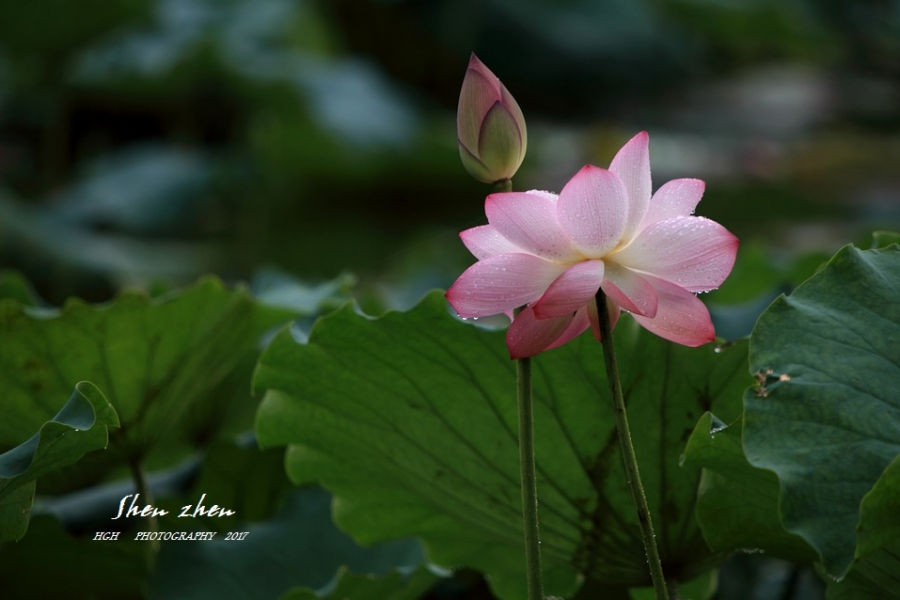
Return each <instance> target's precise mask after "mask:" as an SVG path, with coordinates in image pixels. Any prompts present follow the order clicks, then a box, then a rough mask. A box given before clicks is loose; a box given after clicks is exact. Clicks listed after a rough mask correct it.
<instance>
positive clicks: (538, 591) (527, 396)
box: [516, 358, 544, 600]
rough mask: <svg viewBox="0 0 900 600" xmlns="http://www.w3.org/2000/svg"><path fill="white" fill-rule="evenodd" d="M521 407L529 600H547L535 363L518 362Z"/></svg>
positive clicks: (523, 360) (517, 387) (525, 359)
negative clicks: (534, 404) (536, 443)
mask: <svg viewBox="0 0 900 600" xmlns="http://www.w3.org/2000/svg"><path fill="white" fill-rule="evenodd" d="M516 396H517V398H518V405H519V468H520V470H521V475H522V518H523V519H524V523H525V566H526V578H527V581H528V600H544V584H543V581H542V575H541V538H540V527H539V525H538V499H537V476H536V475H535V468H534V411H533V410H532V396H531V359H530V358H520V359H519V360H517V361H516Z"/></svg>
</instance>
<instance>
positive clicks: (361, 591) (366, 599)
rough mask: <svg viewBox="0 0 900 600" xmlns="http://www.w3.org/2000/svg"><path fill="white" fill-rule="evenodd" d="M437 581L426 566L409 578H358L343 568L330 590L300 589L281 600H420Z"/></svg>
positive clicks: (400, 576) (398, 576)
mask: <svg viewBox="0 0 900 600" xmlns="http://www.w3.org/2000/svg"><path fill="white" fill-rule="evenodd" d="M436 581H438V576H437V575H435V574H434V573H432V572H431V571H429V570H428V569H426V568H425V567H419V568H418V569H416V570H415V571H413V572H412V573H409V574H408V575H404V574H402V573H399V572H397V571H392V572H391V573H388V574H387V575H385V576H383V577H374V576H371V575H358V574H356V573H351V572H350V571H349V570H347V569H346V568H342V569H341V570H340V571H339V572H338V576H337V579H336V580H335V581H334V583H333V585H331V586H329V587H328V589H326V590H323V591H321V592H319V593H317V592H316V591H314V590H311V589H309V588H298V589H294V590H291V591H290V592H288V593H287V594H285V595H283V596H282V597H281V598H280V600H344V599H345V598H353V600H418V599H419V598H422V597H423V596H424V595H425V593H426V592H427V591H428V590H429V589H430V588H431V587H432V586H433V585H434V584H435V582H436Z"/></svg>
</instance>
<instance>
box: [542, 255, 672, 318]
mask: <svg viewBox="0 0 900 600" xmlns="http://www.w3.org/2000/svg"><path fill="white" fill-rule="evenodd" d="M570 270H571V269H570ZM563 275H565V274H563ZM557 281H559V280H557ZM554 283H555V282H554ZM550 287H551V288H552V287H553V284H551V286H550ZM600 287H601V288H603V292H604V293H605V294H606V295H607V296H609V299H610V300H612V301H613V302H615V303H616V304H618V305H619V306H620V307H622V308H624V309H625V310H627V311H628V312H631V313H636V314H639V315H643V316H645V317H650V318H653V316H654V315H656V306H657V303H658V299H657V297H656V290H655V289H654V288H653V286H652V285H650V282H649V281H647V280H646V279H644V278H643V277H641V276H640V275H638V274H637V273H635V272H634V271H632V270H631V269H626V268H625V267H622V266H620V265H617V264H616V263H614V262H607V264H606V273H605V275H604V279H603V283H602V284H601V285H600ZM548 291H549V290H548ZM544 296H546V294H544ZM541 300H543V297H542V298H541Z"/></svg>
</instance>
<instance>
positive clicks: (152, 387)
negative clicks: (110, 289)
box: [0, 279, 288, 465]
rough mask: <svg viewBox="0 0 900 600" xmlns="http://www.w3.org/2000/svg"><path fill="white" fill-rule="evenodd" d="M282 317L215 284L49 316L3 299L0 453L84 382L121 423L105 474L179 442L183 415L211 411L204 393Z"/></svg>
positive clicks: (70, 305)
mask: <svg viewBox="0 0 900 600" xmlns="http://www.w3.org/2000/svg"><path fill="white" fill-rule="evenodd" d="M287 317H288V313H287V312H286V311H283V310H280V309H274V308H271V307H267V306H263V305H260V304H258V303H257V302H255V301H254V300H253V298H252V297H251V296H250V295H249V294H248V293H247V292H246V291H243V290H236V291H231V290H228V289H226V288H225V287H224V286H223V285H222V284H221V283H220V282H219V281H217V280H214V279H205V280H203V281H201V282H199V283H198V284H197V285H195V286H193V287H191V288H188V289H185V290H184V291H181V292H176V293H173V294H170V295H166V296H163V297H160V298H152V299H151V298H149V297H148V296H147V295H146V294H144V293H142V292H138V291H125V292H122V293H121V294H120V295H119V296H118V297H117V298H116V299H115V300H114V301H112V302H111V303H109V304H104V305H99V306H94V305H90V304H87V303H85V302H82V301H79V300H70V301H68V302H67V303H66V304H65V306H64V307H63V308H62V309H60V310H52V311H50V310H42V309H34V308H29V307H25V306H23V305H22V304H20V303H19V302H16V301H14V300H9V299H7V300H0V390H2V399H0V410H2V414H3V419H0V447H3V446H11V445H13V444H14V443H15V441H16V440H17V439H20V436H21V432H23V431H33V430H35V429H37V428H38V427H39V426H40V424H42V423H43V422H44V421H46V420H47V419H48V418H50V416H51V415H52V414H53V413H54V405H55V402H56V400H55V399H56V398H58V397H60V396H61V395H62V394H63V393H67V392H65V390H69V389H71V386H72V385H74V384H75V382H77V381H79V380H81V379H90V380H91V381H93V382H95V383H96V384H97V385H98V386H100V387H101V388H102V389H103V390H104V391H105V392H106V394H107V396H108V398H109V400H110V403H111V404H112V405H113V406H114V407H115V409H116V412H117V413H118V416H119V419H120V420H121V422H122V429H121V430H120V431H119V432H118V433H117V435H115V436H114V437H113V438H112V440H111V444H110V453H109V456H108V457H105V460H106V461H107V464H108V465H111V464H115V462H116V461H121V460H122V459H123V455H124V458H128V457H131V458H133V457H139V456H142V455H144V454H146V453H147V451H148V450H149V449H151V448H152V447H153V445H154V444H156V443H157V442H158V441H160V440H161V439H166V440H170V441H171V440H179V438H181V439H183V438H184V437H186V433H185V431H186V428H185V427H179V422H180V419H181V418H182V416H183V415H185V414H186V413H187V411H190V410H197V409H198V406H204V405H207V404H215V403H216V397H214V396H213V395H211V394H209V392H210V390H212V389H214V388H215V386H216V384H218V383H219V382H220V381H221V380H222V379H223V378H224V377H225V376H226V375H227V374H228V373H229V371H230V369H231V368H232V367H233V366H234V365H235V363H236V362H237V361H239V360H240V359H241V358H242V357H243V356H245V354H246V353H247V352H248V351H249V350H252V349H253V348H254V346H255V344H256V343H257V340H258V339H259V337H260V335H261V333H262V332H264V331H265V330H266V329H268V328H270V327H272V326H273V325H276V324H277V323H279V322H282V321H284V320H286V318H287Z"/></svg>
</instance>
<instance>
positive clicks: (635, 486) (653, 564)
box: [597, 290, 669, 600]
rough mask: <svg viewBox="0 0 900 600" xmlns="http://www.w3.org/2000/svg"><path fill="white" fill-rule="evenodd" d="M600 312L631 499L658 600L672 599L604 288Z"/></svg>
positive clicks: (601, 291)
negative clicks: (634, 439) (636, 449)
mask: <svg viewBox="0 0 900 600" xmlns="http://www.w3.org/2000/svg"><path fill="white" fill-rule="evenodd" d="M597 313H598V316H599V321H600V339H601V340H602V342H603V359H604V362H605V363H606V374H607V378H608V379H609V392H610V395H611V396H612V401H613V412H614V413H615V415H616V431H617V433H618V434H619V445H620V446H621V448H622V460H623V462H624V463H625V472H626V473H627V475H628V485H629V487H630V488H631V499H632V500H633V501H634V507H635V509H636V510H637V514H638V520H639V521H640V523H641V537H642V538H643V540H644V550H646V552H647V563H648V565H649V566H650V577H651V578H652V579H653V588H654V590H655V591H656V598H657V600H669V592H668V591H667V589H666V580H665V577H664V576H663V569H662V562H661V561H660V560H659V548H657V546H656V535H654V533H653V522H652V521H651V519H650V507H649V506H648V505H647V496H646V495H644V485H643V484H642V483H641V474H640V472H639V471H638V464H637V457H636V456H635V454H634V444H632V442H631V430H630V429H629V427H628V415H627V413H626V411H625V399H624V397H623V396H622V382H621V381H620V380H619V368H618V366H617V364H616V351H615V348H614V347H613V339H612V326H611V324H610V319H609V307H608V306H607V304H606V294H604V293H603V290H598V291H597Z"/></svg>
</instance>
